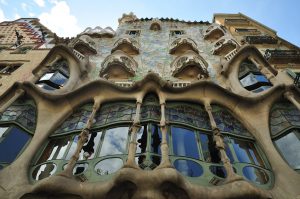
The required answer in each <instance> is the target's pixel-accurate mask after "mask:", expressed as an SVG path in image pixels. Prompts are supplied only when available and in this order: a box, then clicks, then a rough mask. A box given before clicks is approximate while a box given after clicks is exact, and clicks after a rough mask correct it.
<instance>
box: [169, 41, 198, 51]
mask: <svg viewBox="0 0 300 199" xmlns="http://www.w3.org/2000/svg"><path fill="white" fill-rule="evenodd" d="M182 45H188V46H189V47H190V48H191V50H193V51H194V52H195V53H198V52H199V50H198V48H197V44H196V42H195V41H194V40H192V39H190V38H187V37H180V38H177V39H175V40H174V41H173V42H172V43H171V45H170V54H173V53H175V52H176V50H177V49H178V48H179V47H180V46H182Z"/></svg>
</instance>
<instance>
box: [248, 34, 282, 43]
mask: <svg viewBox="0 0 300 199" xmlns="http://www.w3.org/2000/svg"><path fill="white" fill-rule="evenodd" d="M246 41H247V42H248V43H249V44H277V42H278V40H277V39H275V38H274V37H271V36H246Z"/></svg>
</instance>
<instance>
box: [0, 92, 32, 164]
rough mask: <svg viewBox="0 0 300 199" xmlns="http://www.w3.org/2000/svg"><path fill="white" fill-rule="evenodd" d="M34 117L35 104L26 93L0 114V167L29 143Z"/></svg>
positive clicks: (14, 157)
mask: <svg viewBox="0 0 300 199" xmlns="http://www.w3.org/2000/svg"><path fill="white" fill-rule="evenodd" d="M36 118H37V113H36V105H35V103H34V101H33V100H32V99H31V98H29V97H28V96H26V95H25V96H22V97H20V98H19V99H17V100H16V101H15V102H14V103H12V104H11V105H10V106H9V107H8V108H7V109H6V110H5V111H4V112H3V113H1V114H0V150H1V151H2V153H0V169H2V168H3V167H6V166H8V165H9V164H11V163H12V162H13V161H14V160H15V159H16V158H17V157H18V156H20V155H21V153H22V151H24V149H25V148H26V146H27V145H28V144H29V142H30V140H31V137H32V136H33V134H34V132H35V128H36ZM4 151H5V152H4Z"/></svg>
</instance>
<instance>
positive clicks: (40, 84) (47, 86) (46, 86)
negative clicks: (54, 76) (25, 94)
mask: <svg viewBox="0 0 300 199" xmlns="http://www.w3.org/2000/svg"><path fill="white" fill-rule="evenodd" d="M36 85H37V86H38V87H40V88H43V89H45V90H48V91H53V90H56V88H53V87H52V86H49V85H48V84H45V83H38V84H36Z"/></svg>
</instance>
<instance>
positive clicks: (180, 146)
mask: <svg viewBox="0 0 300 199" xmlns="http://www.w3.org/2000/svg"><path fill="white" fill-rule="evenodd" d="M171 132H172V141H173V150H174V155H176V156H185V157H191V158H195V159H199V151H198V147H197V142H196V137H195V133H194V132H193V131H191V130H188V129H184V128H179V127H174V126H172V128H171Z"/></svg>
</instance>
